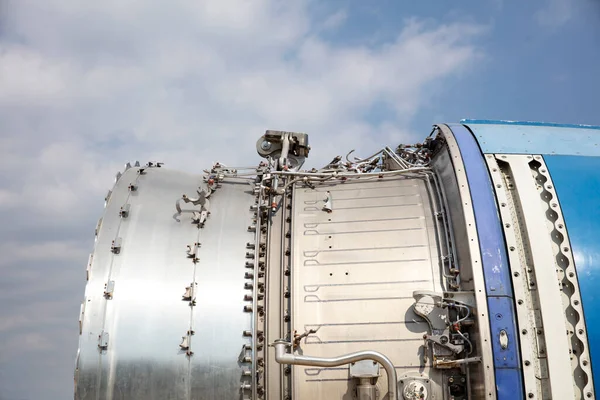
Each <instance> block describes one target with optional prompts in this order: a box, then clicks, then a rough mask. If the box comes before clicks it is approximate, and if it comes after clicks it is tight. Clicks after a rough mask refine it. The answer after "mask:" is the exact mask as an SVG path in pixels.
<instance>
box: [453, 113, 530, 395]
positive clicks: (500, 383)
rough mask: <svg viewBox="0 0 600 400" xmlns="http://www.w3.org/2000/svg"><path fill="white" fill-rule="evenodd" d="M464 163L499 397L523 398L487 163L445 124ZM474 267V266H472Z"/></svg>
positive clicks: (469, 138)
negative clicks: (504, 338)
mask: <svg viewBox="0 0 600 400" xmlns="http://www.w3.org/2000/svg"><path fill="white" fill-rule="evenodd" d="M449 127H450V129H451V130H452V133H453V134H454V137H455V138H456V141H457V143H458V147H459V148H460V153H461V156H462V160H463V163H464V166H465V172H466V175H467V180H468V182H469V188H470V192H471V201H472V203H473V211H474V213H475V224H476V226H477V232H478V236H479V247H480V250H481V257H482V259H481V261H482V264H483V265H482V269H483V275H484V278H485V289H486V295H487V300H488V311H489V319H490V328H491V335H492V351H493V355H494V374H495V378H496V389H497V395H498V399H499V400H509V399H510V400H515V399H523V398H524V387H523V379H522V374H521V360H520V356H519V351H518V340H519V339H518V338H519V336H518V334H517V324H516V319H515V314H516V311H515V304H514V300H513V292H512V282H511V278H510V269H509V265H508V257H507V254H506V244H505V242H504V234H503V232H502V225H501V221H500V216H499V212H498V207H497V203H496V197H495V195H494V191H493V186H492V181H491V179H490V176H489V173H488V169H487V165H486V163H485V160H484V158H483V155H482V153H481V150H480V149H479V146H478V144H477V142H476V140H475V138H474V137H473V134H472V133H471V132H470V131H469V130H468V129H467V128H465V127H464V126H463V125H454V124H453V125H449ZM473 267H474V268H476V265H473ZM502 330H504V331H505V332H506V333H507V334H508V338H509V341H508V347H507V348H506V349H502V348H501V347H500V331H502Z"/></svg>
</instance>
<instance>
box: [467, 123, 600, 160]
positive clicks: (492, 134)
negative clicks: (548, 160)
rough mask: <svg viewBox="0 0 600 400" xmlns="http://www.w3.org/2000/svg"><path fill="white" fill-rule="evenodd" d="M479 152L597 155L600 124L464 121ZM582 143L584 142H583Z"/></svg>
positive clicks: (599, 145) (599, 152)
mask: <svg viewBox="0 0 600 400" xmlns="http://www.w3.org/2000/svg"><path fill="white" fill-rule="evenodd" d="M464 121H465V122H464V123H465V125H467V126H468V127H469V129H470V130H471V131H472V132H473V134H474V135H475V138H476V139H477V142H478V143H479V146H480V147H481V150H482V151H483V153H486V154H488V153H504V154H560V155H581V156H600V127H596V126H589V125H587V126H586V125H560V124H540V123H511V122H510V121H500V122H496V121H489V123H488V122H487V121H474V120H464ZM584 143H585V145H583V144H584Z"/></svg>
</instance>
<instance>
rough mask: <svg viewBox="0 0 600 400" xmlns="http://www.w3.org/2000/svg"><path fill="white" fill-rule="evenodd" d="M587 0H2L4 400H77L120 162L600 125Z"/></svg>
mask: <svg viewBox="0 0 600 400" xmlns="http://www.w3.org/2000/svg"><path fill="white" fill-rule="evenodd" d="M599 65H600V1H599V0H572V1H567V0H546V1H541V0H540V1H527V2H523V1H508V0H477V1H475V0H473V1H469V0H461V1H445V0H444V1H433V0H432V1H411V2H408V1H400V0H394V1H391V0H389V1H388V0H379V1H350V0H348V1H341V0H339V1H338V0H331V1H317V0H298V1H296V0H285V1H284V0H202V1H198V0H170V1H168V2H166V1H164V2H160V1H146V0H104V1H95V2H88V1H78V0H38V1H33V0H0V254H1V256H0V400H37V399H49V400H53V399H56V400H61V399H70V398H73V368H74V360H75V354H76V351H77V344H78V333H79V332H78V322H77V321H78V315H79V305H80V302H81V300H82V299H83V293H84V289H85V266H86V263H87V258H88V255H89V253H90V251H91V250H92V246H93V232H94V228H95V225H96V221H97V219H98V218H99V217H100V216H101V215H102V213H103V204H104V196H105V194H106V192H107V191H108V189H109V188H110V187H111V186H112V183H113V181H114V175H115V173H116V172H117V171H118V170H122V169H123V166H124V164H125V163H126V162H128V161H132V162H133V161H135V160H140V161H141V162H147V161H151V160H152V161H161V162H165V167H167V168H173V169H178V170H184V171H190V172H200V171H201V170H202V169H204V168H207V167H210V166H211V165H212V164H213V163H214V162H215V161H220V162H222V163H225V164H230V165H240V164H242V165H244V164H245V165H248V164H250V165H253V164H255V163H256V162H258V157H257V155H256V153H255V142H256V140H257V139H258V137H259V136H260V135H261V134H263V133H264V131H265V130H266V129H281V130H288V131H296V132H307V133H308V134H309V136H310V142H311V146H312V152H311V155H310V157H309V160H308V162H307V164H308V166H320V164H323V163H325V162H326V161H329V160H330V159H331V158H332V157H333V156H335V155H337V154H338V153H341V152H343V153H345V152H347V151H349V150H351V149H357V153H358V154H370V153H372V152H374V151H376V150H377V149H379V148H381V147H382V146H384V145H390V146H396V145H397V144H399V143H406V142H416V141H419V140H421V139H422V138H424V137H425V136H426V135H427V134H428V133H429V131H430V129H431V125H432V124H433V123H442V122H458V121H459V120H460V119H461V118H480V119H510V120H538V121H551V122H562V123H582V124H595V125H600V112H598V104H599V103H598V93H600V67H599Z"/></svg>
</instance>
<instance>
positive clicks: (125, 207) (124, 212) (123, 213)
mask: <svg viewBox="0 0 600 400" xmlns="http://www.w3.org/2000/svg"><path fill="white" fill-rule="evenodd" d="M130 208H131V205H130V204H124V205H123V207H121V209H120V210H119V216H120V217H121V218H127V217H129V209H130Z"/></svg>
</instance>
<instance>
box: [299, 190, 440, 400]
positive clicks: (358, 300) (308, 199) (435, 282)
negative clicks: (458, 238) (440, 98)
mask: <svg viewBox="0 0 600 400" xmlns="http://www.w3.org/2000/svg"><path fill="white" fill-rule="evenodd" d="M327 197H330V199H331V203H332V208H333V211H332V212H331V213H327V212H325V211H323V210H322V207H323V205H324V204H325V199H326V198H327ZM293 212H294V216H293V224H294V228H293V232H292V237H293V238H294V245H293V249H292V252H293V265H292V282H293V293H294V297H293V301H292V309H293V313H292V322H293V328H294V329H295V330H296V331H297V332H298V333H302V332H305V331H306V330H309V329H315V330H316V331H317V332H316V333H315V334H311V335H309V336H308V337H307V338H306V340H305V342H304V341H303V344H302V345H301V352H302V354H304V355H310V356H318V357H333V356H337V355H339V354H345V353H349V352H354V351H360V350H365V349H368V350H375V351H379V352H382V353H383V354H385V355H387V356H388V357H389V358H390V359H391V360H392V362H393V363H394V365H395V367H396V369H397V371H398V375H399V376H402V374H403V373H406V372H409V371H418V372H422V373H424V374H426V375H429V376H430V377H431V378H432V380H435V378H436V377H437V378H439V377H438V374H439V372H437V371H434V370H432V369H430V367H429V365H424V363H423V359H422V345H423V334H424V333H426V332H427V329H428V326H427V323H425V322H424V321H423V320H422V319H420V318H419V317H417V316H416V315H415V314H414V312H413V310H412V304H413V303H414V299H413V297H412V292H413V291H414V290H437V291H441V290H442V288H441V286H440V282H439V281H440V280H439V277H440V274H439V265H438V253H437V245H436V240H435V230H434V229H435V228H434V222H433V219H432V214H431V208H430V200H429V194H428V193H427V189H426V185H425V183H424V181H423V180H422V179H402V178H400V179H385V180H380V181H374V182H364V183H363V182H360V183H358V182H355V183H350V182H349V183H344V184H339V185H336V186H332V185H323V186H320V187H317V189H316V190H313V189H308V188H299V189H297V190H296V192H295V195H294V206H293ZM349 384H350V385H351V384H352V381H350V380H349V376H348V367H347V366H342V367H335V368H316V367H299V366H296V367H294V396H295V397H296V398H311V399H332V398H342V396H343V395H344V393H347V391H348V390H349ZM377 386H378V388H379V391H380V392H381V397H382V398H383V397H384V396H385V393H386V390H387V389H386V388H387V382H386V378H385V376H382V377H380V378H379V379H378V382H377ZM437 390H439V388H436V389H434V391H437ZM439 395H441V392H439Z"/></svg>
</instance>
